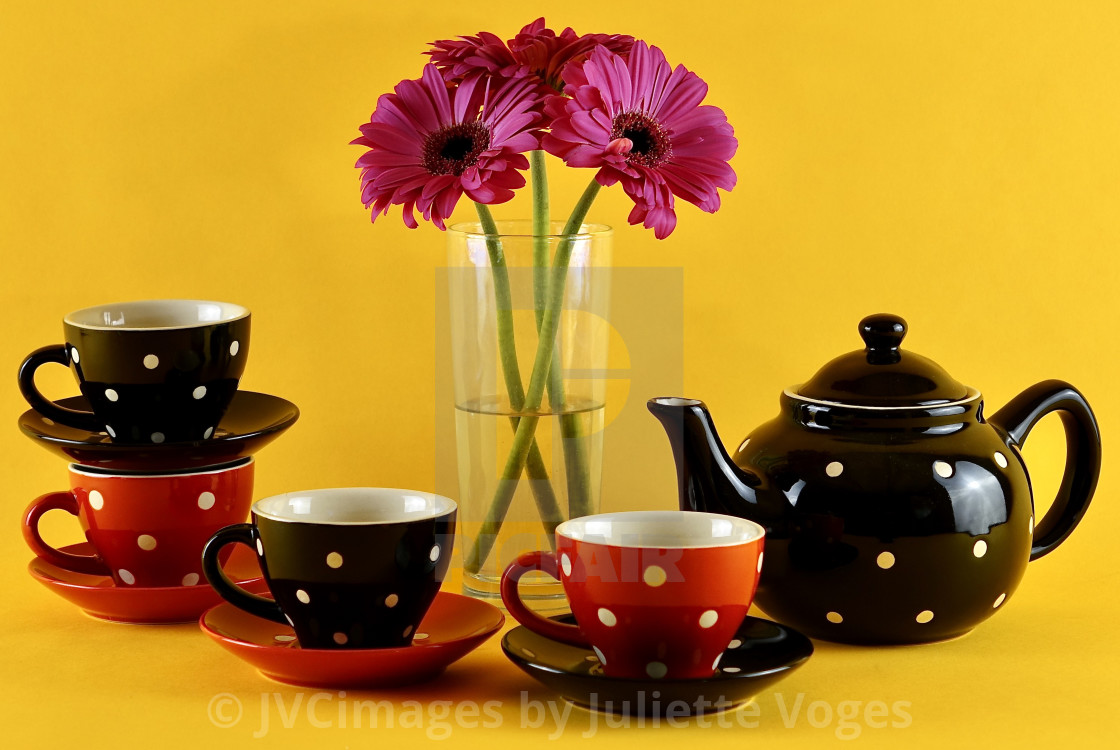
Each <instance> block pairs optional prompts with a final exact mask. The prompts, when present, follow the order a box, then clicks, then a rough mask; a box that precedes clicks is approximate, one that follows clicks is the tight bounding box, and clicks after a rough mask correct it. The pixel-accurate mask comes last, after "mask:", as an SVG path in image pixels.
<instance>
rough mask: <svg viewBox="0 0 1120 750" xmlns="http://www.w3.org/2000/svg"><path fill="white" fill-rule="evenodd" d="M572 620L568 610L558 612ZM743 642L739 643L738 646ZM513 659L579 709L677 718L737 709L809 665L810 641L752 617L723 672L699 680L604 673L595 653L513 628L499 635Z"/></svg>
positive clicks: (738, 636) (725, 660) (725, 654)
mask: <svg viewBox="0 0 1120 750" xmlns="http://www.w3.org/2000/svg"><path fill="white" fill-rule="evenodd" d="M553 619H555V620H560V621H561V622H568V623H574V622H575V619H574V618H573V617H572V616H571V615H570V614H567V615H559V616H557V617H554V618H553ZM737 642H738V643H737ZM502 650H503V651H505V653H506V656H508V657H509V658H510V660H511V661H512V662H513V663H514V664H516V665H517V666H519V667H521V669H523V670H524V671H525V672H526V673H528V674H529V675H530V676H531V677H533V678H534V679H536V680H537V681H539V682H541V683H542V684H544V685H545V686H546V687H548V688H550V689H552V690H554V691H556V692H557V693H559V694H560V695H562V696H563V697H564V698H565V699H567V700H569V701H571V702H572V703H574V704H576V705H577V706H581V707H583V708H587V709H590V710H593V711H604V712H607V713H614V714H628V715H633V716H639V715H643V716H652V715H665V714H666V713H667V712H668V711H670V710H672V711H673V713H674V715H677V716H679V715H680V714H681V712H682V710H683V709H682V704H685V705H687V706H688V709H687V713H688V714H692V715H694V714H698V713H708V712H711V711H723V710H726V709H729V708H734V707H736V706H740V705H742V704H744V703H746V702H747V701H749V700H750V699H751V698H754V697H755V696H756V695H758V694H759V693H760V692H762V691H763V690H765V689H766V688H768V687H770V686H771V685H773V684H774V683H776V682H778V681H779V680H781V679H782V678H783V677H785V676H786V675H788V674H789V673H790V672H792V671H793V670H794V669H796V668H797V667H799V666H801V665H802V664H804V663H805V661H806V660H808V658H809V657H810V656H811V655H812V654H813V644H812V642H810V641H809V639H808V638H806V637H805V636H803V635H802V634H801V633H798V632H797V631H796V630H794V629H793V628H788V627H786V626H785V625H780V624H778V623H776V622H770V621H769V620H762V619H760V618H757V617H748V618H747V619H745V620H744V621H743V624H742V625H741V626H740V627H739V631H738V632H737V633H736V634H735V640H734V641H732V642H731V646H730V647H728V649H727V650H726V651H724V652H723V656H722V657H721V658H720V661H719V670H718V671H717V672H716V673H715V674H714V675H712V676H711V677H708V678H704V679H699V680H653V679H642V680H635V679H624V678H618V677H606V676H605V675H603V668H602V667H601V666H599V660H598V658H596V656H595V653H594V652H593V651H590V650H588V649H583V648H580V647H578V646H569V645H567V644H565V643H559V642H557V641H553V640H551V639H549V638H545V637H544V636H540V635H537V634H536V633H534V632H532V631H531V630H529V629H528V628H525V627H516V628H514V629H513V630H511V631H510V632H508V633H506V636H505V637H504V638H503V639H502Z"/></svg>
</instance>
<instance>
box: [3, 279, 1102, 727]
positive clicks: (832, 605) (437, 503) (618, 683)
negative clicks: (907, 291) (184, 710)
mask: <svg viewBox="0 0 1120 750" xmlns="http://www.w3.org/2000/svg"><path fill="white" fill-rule="evenodd" d="M64 330H65V334H66V343H65V344H63V345H58V346H51V347H45V348H43V349H39V350H38V351H36V352H34V353H32V354H31V355H30V356H29V357H28V358H27V359H26V360H25V362H24V364H23V366H22V367H21V368H20V375H19V382H20V388H21V391H22V392H23V394H24V396H25V397H26V398H27V400H28V402H29V403H30V404H31V406H32V409H31V410H30V411H28V412H26V413H25V414H23V415H22V417H20V421H19V424H20V428H21V429H22V430H23V432H24V433H25V434H27V435H28V436H29V437H31V438H32V439H33V440H35V441H36V442H38V443H39V444H40V445H43V446H44V447H46V448H47V449H49V450H51V451H52V452H54V453H56V454H57V455H59V456H62V457H64V458H66V459H67V460H69V461H71V462H72V463H71V464H70V467H69V479H70V489H69V490H68V491H63V492H53V493H49V494H47V495H43V496H42V497H40V498H38V499H37V500H35V501H34V502H33V503H32V504H31V506H30V507H29V508H28V510H27V513H26V514H25V519H24V535H25V538H26V540H27V542H28V544H29V546H31V548H32V550H33V551H34V552H35V553H36V555H37V557H36V558H35V560H33V561H32V563H31V565H30V566H29V570H30V572H31V574H32V575H33V576H34V577H35V578H36V579H37V580H39V581H40V582H42V583H44V584H45V585H46V586H48V587H49V588H51V589H52V590H54V591H55V592H56V593H59V594H60V595H62V596H63V597H65V598H66V599H68V600H69V601H71V602H73V603H75V604H77V605H78V606H79V607H81V608H82V609H83V610H84V611H86V612H87V613H89V614H91V615H93V616H95V617H101V618H104V619H112V620H124V621H134V622H160V621H182V620H184V619H192V618H195V617H199V616H200V615H201V619H200V624H201V628H202V630H203V631H204V632H205V633H206V634H207V635H208V636H210V637H211V638H212V639H214V640H215V641H216V642H217V643H219V644H220V645H221V646H223V647H224V648H226V649H227V650H229V651H230V652H232V653H233V654H235V655H236V656H238V657H240V658H241V659H243V660H245V661H247V662H248V663H250V664H252V665H253V666H255V667H256V668H257V669H259V670H260V671H261V672H262V673H263V674H265V675H266V676H268V677H271V678H274V679H277V680H280V681H282V682H288V683H293V684H299V685H312V686H318V687H332V688H342V687H359V686H365V687H369V686H377V685H381V686H384V685H397V684H405V683H410V682H416V681H418V680H423V679H428V678H431V677H434V676H436V675H438V674H439V673H440V672H442V671H443V670H444V669H445V668H446V667H447V666H448V665H449V664H450V663H452V662H453V661H455V660H457V659H458V658H460V657H462V656H463V655H465V654H467V653H469V652H470V651H471V650H472V649H474V648H476V647H478V646H479V645H480V644H481V643H483V642H484V641H485V640H487V639H488V638H489V637H490V636H492V635H493V634H494V633H495V632H497V631H498V630H499V629H500V628H501V626H502V624H503V622H504V617H503V615H502V613H501V611H500V610H498V609H497V608H496V607H494V606H493V605H491V604H489V603H487V602H485V601H482V600H478V599H471V598H468V597H464V596H460V595H457V594H452V593H448V592H441V591H440V586H441V584H442V582H443V580H444V578H445V576H446V574H447V572H448V569H449V566H450V563H451V554H452V550H453V545H454V538H455V524H456V512H457V509H456V504H455V503H454V501H452V500H450V499H449V498H445V497H441V496H438V495H432V494H430V493H425V492H419V491H413V490H392V489H377V488H339V489H322V490H309V491H301V492H289V493H285V494H282V495H276V496H273V497H268V498H264V499H260V500H258V501H257V502H256V503H252V483H253V472H254V463H253V454H254V453H256V451H258V450H260V449H261V448H262V447H264V446H265V445H266V444H267V443H268V442H270V441H271V440H273V439H275V438H276V437H277V436H279V435H280V434H281V433H282V432H283V431H284V430H286V429H287V428H288V427H290V426H291V424H292V423H294V422H295V420H296V418H297V417H298V410H297V409H296V408H295V407H294V406H293V405H292V404H290V403H288V402H286V401H284V400H283V399H278V398H276V397H272V396H267V395H264V394H254V393H246V392H243V391H240V390H238V382H239V379H240V376H241V374H242V372H243V371H244V367H245V360H246V356H247V354H248V343H249V312H248V310H246V309H244V308H242V307H240V306H237V305H231V304H228V303H217V302H199V301H186V300H156V301H149V302H135V303H123V304H116V305H103V306H99V307H93V308H88V309H86V310H81V311H78V312H76V313H71V314H70V315H68V316H66V318H65V320H64ZM860 334H861V336H862V337H863V340H864V347H863V348H862V349H860V350H857V351H854V352H851V353H849V354H846V355H843V356H841V357H838V358H837V359H835V360H833V361H831V362H829V363H828V364H826V365H825V366H824V367H823V368H822V369H821V370H820V371H819V372H818V373H817V374H816V375H814V376H813V378H811V379H810V380H809V381H807V382H806V383H804V384H803V385H799V386H795V387H792V388H789V389H787V390H786V391H785V392H784V393H783V394H782V395H781V397H780V404H781V411H780V413H779V415H778V416H777V417H776V418H775V419H774V420H772V421H770V422H768V423H767V424H765V425H763V426H762V427H760V428H758V429H757V430H755V431H754V432H752V433H751V434H750V435H749V436H748V437H747V438H746V439H745V440H743V441H742V443H741V444H740V445H739V447H738V449H737V450H736V452H735V454H734V458H732V457H731V456H730V455H729V454H728V452H727V451H726V450H725V449H724V448H723V445H722V444H721V442H720V440H719V437H718V435H717V434H716V431H715V427H714V425H713V423H712V420H711V417H710V415H709V414H708V411H707V409H706V408H705V406H704V404H703V402H701V401H698V400H693V399H686V398H676V397H673V398H655V399H651V400H650V401H649V404H648V406H649V409H650V411H651V412H653V414H654V415H655V416H656V417H657V418H658V419H659V420H660V421H661V423H662V425H663V426H664V428H665V429H666V431H667V433H668V436H669V441H670V444H671V446H672V453H673V456H674V459H675V461H676V466H677V472H678V477H679V491H680V509H681V510H680V511H632V512H622V513H605V514H600V515H594V516H585V517H581V518H575V519H571V520H569V521H566V522H564V523H562V524H560V526H559V527H557V529H556V547H555V550H554V551H548V552H545V551H540V552H532V553H528V554H525V555H522V556H520V557H519V558H518V559H517V560H516V561H515V562H514V563H512V564H511V565H510V566H509V567H508V568H507V570H506V571H505V573H504V574H503V577H502V581H501V597H502V600H503V602H504V604H505V605H506V607H507V608H508V611H509V612H510V614H512V615H513V617H514V618H515V619H516V620H517V621H518V622H519V623H520V626H519V627H515V628H514V629H512V630H511V631H509V632H508V633H507V634H506V635H505V637H504V638H503V640H502V644H501V645H502V649H503V651H504V652H505V654H506V655H507V656H508V657H509V659H510V660H511V661H512V662H513V663H514V664H516V665H517V666H518V667H520V668H521V669H522V670H524V671H525V672H526V673H528V674H529V675H530V676H532V677H534V678H535V679H537V680H539V681H540V682H541V683H543V684H544V685H545V686H547V687H549V688H550V689H552V690H555V691H557V692H559V693H560V694H561V695H563V696H564V697H565V698H567V699H568V700H570V701H572V702H574V703H576V704H579V705H583V706H587V707H591V708H598V709H604V705H605V706H606V708H605V709H604V710H614V711H622V712H635V711H637V712H639V713H648V712H659V711H661V710H663V709H664V707H665V706H667V705H669V704H670V703H672V702H678V703H679V702H683V703H684V704H687V705H688V706H691V707H692V708H691V709H690V710H691V711H692V712H694V713H696V712H704V711H710V710H720V709H723V708H728V707H732V706H736V705H740V704H742V703H743V702H745V701H747V700H750V699H751V698H752V697H754V696H755V695H757V694H758V692H759V691H761V690H763V689H765V688H766V687H768V686H769V685H771V684H773V683H774V682H776V681H777V680H780V679H782V678H783V677H784V676H785V675H787V674H789V673H790V672H791V671H793V670H794V669H796V668H797V667H798V666H800V665H801V664H803V663H804V662H805V661H806V660H807V659H808V658H809V657H810V655H811V654H812V652H813V646H812V643H811V641H810V640H809V639H808V638H807V637H806V635H803V634H802V632H803V633H805V634H807V635H809V636H813V637H816V638H821V639H826V640H833V641H842V642H852V643H863V644H880V643H918V642H927V641H938V640H944V639H947V638H952V637H955V636H959V635H961V634H963V633H965V632H967V631H968V630H970V629H971V628H973V627H975V626H976V625H977V624H979V623H980V622H982V621H983V620H984V619H986V618H987V617H989V616H991V615H992V614H994V613H995V612H997V611H999V610H1000V609H1001V608H1002V607H1003V605H1004V604H1005V602H1006V601H1007V600H1008V598H1009V597H1010V596H1011V595H1012V594H1013V593H1014V591H1015V588H1016V586H1017V585H1018V582H1019V580H1020V579H1021V577H1022V575H1023V573H1024V571H1025V569H1026V566H1027V563H1028V561H1030V560H1033V559H1036V558H1038V557H1041V556H1042V555H1044V554H1046V553H1048V552H1049V551H1051V550H1052V549H1053V548H1055V547H1056V546H1057V545H1058V544H1060V543H1061V542H1062V541H1063V540H1064V539H1065V538H1066V537H1067V536H1068V535H1069V534H1070V533H1071V532H1072V531H1073V529H1074V528H1075V527H1076V525H1077V524H1078V522H1079V521H1080V519H1081V518H1082V516H1083V515H1084V513H1085V510H1086V508H1087V506H1088V504H1089V502H1090V500H1091V499H1092V496H1093V491H1094V489H1095V486H1096V481H1097V477H1098V474H1099V471H1100V463H1101V452H1100V435H1099V431H1098V428H1097V424H1096V421H1095V419H1094V417H1093V414H1092V411H1091V410H1090V408H1089V406H1088V404H1087V403H1086V401H1085V399H1084V398H1083V397H1082V396H1081V394H1080V393H1078V392H1077V390H1076V389H1074V388H1073V387H1072V386H1070V385H1068V384H1066V383H1062V382H1059V381H1047V382H1044V383H1039V384H1038V385H1035V386H1033V387H1031V388H1029V389H1028V390H1027V391H1025V392H1024V393H1023V394H1021V395H1020V396H1018V397H1016V398H1015V399H1013V400H1012V401H1011V402H1010V403H1009V404H1007V405H1006V406H1005V407H1004V408H1003V409H1001V410H999V411H997V412H996V413H995V414H993V415H992V416H991V417H986V416H985V414H984V402H983V399H982V397H981V395H980V393H979V392H978V391H976V390H975V389H972V388H969V387H966V386H964V385H961V384H960V383H958V382H957V381H955V380H953V379H952V378H951V377H950V376H949V375H948V374H947V373H946V372H945V371H944V370H943V369H941V368H940V367H939V366H937V365H936V364H934V363H933V362H931V361H930V360H928V359H926V358H924V357H921V356H919V355H917V354H914V353H912V352H910V351H903V350H902V348H901V344H902V340H903V337H904V336H905V334H906V324H905V323H904V322H903V321H902V319H901V318H898V317H895V316H891V315H875V316H871V317H868V318H865V319H864V320H863V321H862V322H861V323H860ZM48 362H54V363H59V364H66V365H69V366H70V367H71V369H72V370H73V371H74V374H75V376H76V377H77V379H78V383H79V386H80V388H81V391H82V394H83V395H82V397H80V398H70V399H63V400H61V401H59V402H52V401H49V400H48V399H46V398H45V397H43V396H42V395H41V394H40V393H39V392H38V390H37V389H36V387H35V384H34V372H35V370H36V368H38V367H39V366H40V365H42V364H44V363H48ZM1055 411H1056V412H1058V413H1059V414H1060V415H1061V417H1062V419H1063V422H1064V424H1065V427H1066V434H1067V439H1068V454H1067V463H1066V471H1065V476H1064V478H1063V481H1062V484H1061V489H1060V490H1059V495H1058V498H1057V499H1056V500H1055V502H1054V503H1053V505H1052V506H1051V509H1050V510H1049V511H1048V512H1047V513H1046V514H1045V516H1044V517H1043V518H1041V519H1040V520H1039V521H1038V523H1037V526H1036V523H1035V513H1034V506H1033V498H1032V496H1031V487H1030V481H1029V479H1028V477H1027V473H1026V469H1025V466H1024V465H1023V461H1022V458H1021V456H1020V453H1019V449H1020V447H1021V446H1022V444H1023V442H1024V441H1025V440H1026V437H1027V435H1028V434H1029V432H1030V430H1031V428H1032V427H1033V426H1034V425H1035V424H1036V423H1037V422H1038V420H1039V419H1041V418H1042V417H1043V416H1045V415H1046V414H1049V413H1050V412H1055ZM250 506H251V507H250ZM54 509H61V510H65V511H67V512H68V513H71V514H72V515H75V516H77V517H78V519H79V521H80V523H81V525H82V528H83V530H84V531H85V535H86V539H87V542H86V543H85V544H81V545H71V546H70V547H66V548H62V549H54V548H52V547H50V546H48V545H47V544H46V543H45V542H44V541H43V540H42V538H41V536H40V535H39V531H38V523H39V519H40V518H41V517H42V515H43V514H44V513H46V512H47V511H48V510H54ZM681 511H684V512H681ZM250 512H251V517H250V519H249V522H248V523H245V521H246V516H247V515H250ZM535 571H542V572H544V573H546V574H548V575H550V576H552V577H554V578H556V579H558V580H559V581H560V582H561V583H562V584H563V588H564V592H565V594H566V596H567V599H568V602H569V604H570V607H571V613H570V614H565V615H561V616H556V617H552V618H547V617H544V616H542V615H540V614H538V613H536V612H534V611H532V610H531V609H530V608H529V607H528V606H526V604H525V603H524V602H523V601H522V600H521V599H520V597H519V595H518V587H517V584H518V581H519V580H520V579H521V577H522V576H524V575H526V574H528V573H530V572H535ZM207 583H208V584H209V585H207ZM756 593H757V596H756ZM220 599H225V600H226V601H225V602H220ZM754 602H757V604H758V605H759V607H760V608H761V609H763V610H764V611H765V612H766V614H767V615H769V616H771V617H773V618H775V619H776V620H777V621H778V622H771V621H769V620H764V619H761V618H756V617H751V616H749V615H748V609H749V608H750V606H751V604H752V603H754ZM795 628H796V630H795ZM799 631H802V632H799ZM652 693H656V695H657V696H658V697H659V699H660V702H659V703H658V704H655V705H651V704H650V703H649V702H648V701H645V699H646V697H647V696H648V695H650V694H652ZM612 706H613V708H612ZM657 706H660V707H661V708H658V707H657Z"/></svg>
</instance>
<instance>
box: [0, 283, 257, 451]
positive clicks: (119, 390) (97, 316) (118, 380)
mask: <svg viewBox="0 0 1120 750" xmlns="http://www.w3.org/2000/svg"><path fill="white" fill-rule="evenodd" d="M63 329H64V331H65V336H66V343H65V344H57V345H53V346H45V347H43V348H41V349H38V350H36V351H34V352H32V353H31V354H30V355H29V356H28V357H27V359H25V360H24V361H23V364H22V365H21V366H20V370H19V387H20V391H21V392H22V393H23V396H24V398H25V399H27V402H28V403H29V404H31V407H32V408H33V409H35V410H36V411H38V412H39V413H40V414H41V415H42V416H44V417H46V418H47V419H50V420H53V421H54V422H57V423H59V424H63V425H67V426H69V427H74V428H77V429H81V430H87V431H89V432H103V433H105V434H107V435H108V436H109V437H110V438H111V439H112V440H113V441H114V442H121V443H125V442H127V443H163V442H194V441H199V440H206V439H207V438H209V437H210V436H211V435H213V434H214V428H215V427H216V426H217V424H218V422H219V420H220V419H221V418H222V415H223V414H224V413H225V410H226V407H228V406H229V403H230V401H231V400H232V399H233V394H234V392H236V390H237V384H238V382H239V380H240V378H241V374H242V372H244V370H245V360H246V357H247V356H248V354H249V311H248V310H247V309H246V308H244V307H241V306H240V305H234V304H230V303H228V302H205V301H200V300H167V299H164V300H148V301H143V302H121V303H116V304H109V305H98V306H96V307H88V308H86V309H84V310H78V311H77V312H72V313H70V314H69V315H67V316H66V317H65V318H64V319H63ZM48 362H54V363H57V364H63V365H69V366H70V368H71V369H72V370H73V372H74V376H75V377H76V378H77V379H78V385H79V387H80V389H81V391H82V395H83V396H85V397H86V399H87V400H88V401H89V405H90V408H91V409H92V411H91V412H86V411H77V410H74V409H69V408H66V407H64V406H60V405H59V404H57V403H55V402H53V401H51V400H49V399H47V398H46V397H45V396H43V395H42V394H41V393H40V392H39V390H38V389H37V388H36V387H35V371H36V370H37V369H38V368H39V367H40V366H41V365H43V364H46V363H48Z"/></svg>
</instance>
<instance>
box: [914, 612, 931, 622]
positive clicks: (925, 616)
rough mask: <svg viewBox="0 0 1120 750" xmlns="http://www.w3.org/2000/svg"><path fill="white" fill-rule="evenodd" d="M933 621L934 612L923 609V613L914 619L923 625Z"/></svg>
mask: <svg viewBox="0 0 1120 750" xmlns="http://www.w3.org/2000/svg"><path fill="white" fill-rule="evenodd" d="M932 619H933V612H931V611H929V610H928V609H923V610H922V611H921V612H919V613H918V616H917V617H915V618H914V620H916V621H917V622H919V623H921V624H922V625H925V624H926V623H927V622H929V621H930V620H932Z"/></svg>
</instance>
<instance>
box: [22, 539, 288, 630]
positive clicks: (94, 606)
mask: <svg viewBox="0 0 1120 750" xmlns="http://www.w3.org/2000/svg"><path fill="white" fill-rule="evenodd" d="M61 549H62V551H63V552H70V553H72V554H75V555H92V554H93V548H92V547H91V546H90V545H89V544H87V543H85V542H82V543H81V544H71V545H70V546H68V547H62V548H61ZM27 570H28V572H29V573H31V577H32V578H34V579H35V580H36V581H38V582H39V583H41V584H43V585H44V586H46V587H47V588H49V589H50V590H51V591H53V592H55V593H56V594H58V595H59V596H61V597H62V598H63V599H65V600H66V601H68V602H70V603H71V604H76V605H78V606H79V607H80V608H81V609H82V610H84V611H85V613H86V614H88V615H90V616H92V617H96V618H98V619H101V620H111V621H113V622H133V623H169V622H193V621H194V620H195V619H197V618H198V616H199V615H200V614H202V613H203V612H205V611H206V610H207V609H208V608H210V607H213V606H214V605H215V604H217V603H218V602H220V601H221V600H222V598H221V597H220V596H218V594H217V592H216V591H214V589H212V588H210V584H208V583H206V581H202V582H201V583H199V584H198V585H197V586H166V587H158V588H157V587H128V588H126V587H123V586H117V585H116V584H114V583H113V579H112V578H110V577H109V576H98V575H88V574H86V573H75V572H73V571H69V570H64V569H63V568H59V567H56V566H54V565H51V564H50V563H49V562H47V561H46V560H43V559H42V558H39V557H36V558H35V559H34V560H32V561H31V562H30V563H28V565H27ZM225 570H226V572H227V573H229V575H230V577H231V578H233V579H235V580H237V582H238V583H239V584H240V585H241V586H244V587H245V588H247V589H249V590H250V591H254V592H257V593H262V592H265V591H267V590H268V586H267V585H266V584H265V582H264V579H263V578H262V577H261V569H260V566H259V565H258V564H257V558H256V555H254V554H253V551H252V550H250V549H248V548H247V547H243V546H242V545H238V546H237V547H235V548H234V550H233V552H232V554H231V555H230V558H229V561H228V562H227V563H226V564H225Z"/></svg>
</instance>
